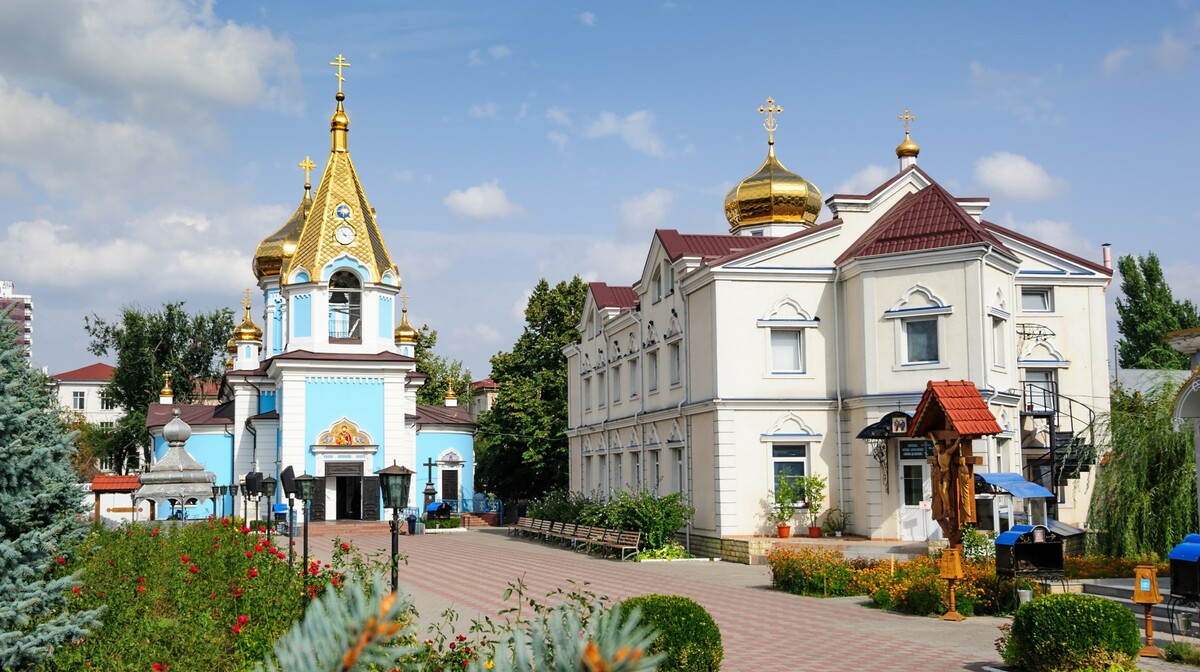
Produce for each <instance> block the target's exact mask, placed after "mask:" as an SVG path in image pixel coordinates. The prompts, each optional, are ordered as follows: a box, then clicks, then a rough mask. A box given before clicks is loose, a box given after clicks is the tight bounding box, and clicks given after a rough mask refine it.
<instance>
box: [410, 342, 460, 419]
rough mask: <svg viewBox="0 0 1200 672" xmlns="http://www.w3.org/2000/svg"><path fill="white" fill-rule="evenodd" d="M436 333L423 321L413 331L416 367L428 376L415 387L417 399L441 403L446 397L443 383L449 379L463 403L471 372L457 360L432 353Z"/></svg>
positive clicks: (428, 402) (426, 403) (445, 384)
mask: <svg viewBox="0 0 1200 672" xmlns="http://www.w3.org/2000/svg"><path fill="white" fill-rule="evenodd" d="M437 337H438V333H437V330H436V329H430V328H429V325H427V324H422V325H421V328H420V329H419V330H418V331H417V344H416V347H415V348H414V350H415V354H416V358H417V371H420V372H421V373H424V374H425V375H427V376H429V380H427V381H425V385H424V386H422V387H421V389H419V390H417V403H418V404H425V405H427V406H441V405H442V404H443V403H445V401H446V387H447V386H448V385H450V383H451V382H453V387H454V394H455V395H457V396H458V399H459V403H460V404H463V403H466V401H467V400H468V399H469V398H470V394H471V372H470V371H469V370H467V367H465V366H463V363H462V362H461V361H460V360H457V359H448V358H446V357H442V356H440V355H436V354H434V352H433V347H434V346H435V345H437Z"/></svg>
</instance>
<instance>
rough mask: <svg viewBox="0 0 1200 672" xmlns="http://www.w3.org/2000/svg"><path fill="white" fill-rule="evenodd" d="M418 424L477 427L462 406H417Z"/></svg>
mask: <svg viewBox="0 0 1200 672" xmlns="http://www.w3.org/2000/svg"><path fill="white" fill-rule="evenodd" d="M417 423H418V424H423V425H471V426H474V425H475V421H473V420H471V414H470V413H469V412H468V411H467V409H466V408H464V407H462V406H417Z"/></svg>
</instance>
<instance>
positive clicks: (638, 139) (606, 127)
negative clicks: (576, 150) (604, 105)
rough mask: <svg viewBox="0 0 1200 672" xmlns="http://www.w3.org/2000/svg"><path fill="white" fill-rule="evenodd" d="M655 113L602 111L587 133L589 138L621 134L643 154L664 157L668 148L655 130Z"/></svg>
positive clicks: (622, 137)
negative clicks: (624, 113)
mask: <svg viewBox="0 0 1200 672" xmlns="http://www.w3.org/2000/svg"><path fill="white" fill-rule="evenodd" d="M653 127H654V113H653V112H648V111H646V110H638V111H636V112H631V113H630V114H629V115H628V116H626V117H623V118H622V117H618V116H617V115H615V114H613V113H612V112H601V113H600V116H599V117H597V118H596V120H595V121H593V122H592V124H591V125H590V126H588V129H587V131H586V133H585V135H587V137H589V138H603V137H607V136H610V135H619V136H620V137H621V140H623V141H624V142H625V144H627V145H629V146H630V147H632V148H634V149H636V150H637V151H639V152H642V153H643V154H649V155H650V156H655V157H658V158H662V157H664V156H666V148H665V147H664V146H663V142H662V139H661V138H659V137H658V134H657V133H655V132H654V128H653Z"/></svg>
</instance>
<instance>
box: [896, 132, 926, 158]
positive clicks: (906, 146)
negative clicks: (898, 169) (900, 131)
mask: <svg viewBox="0 0 1200 672" xmlns="http://www.w3.org/2000/svg"><path fill="white" fill-rule="evenodd" d="M920 153H921V146H920V145H918V144H917V143H915V142H913V141H912V138H910V137H908V131H905V132H904V142H902V143H900V144H899V145H897V146H896V158H899V159H903V158H904V157H906V156H911V157H913V158H916V156H917V155H918V154H920Z"/></svg>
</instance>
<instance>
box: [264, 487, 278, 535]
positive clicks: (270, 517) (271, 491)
mask: <svg viewBox="0 0 1200 672" xmlns="http://www.w3.org/2000/svg"><path fill="white" fill-rule="evenodd" d="M262 488H263V494H265V495H266V496H267V541H271V532H272V529H273V528H274V527H275V516H274V511H273V509H274V508H275V477H274V476H267V477H266V478H264V479H263V480H262Z"/></svg>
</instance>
